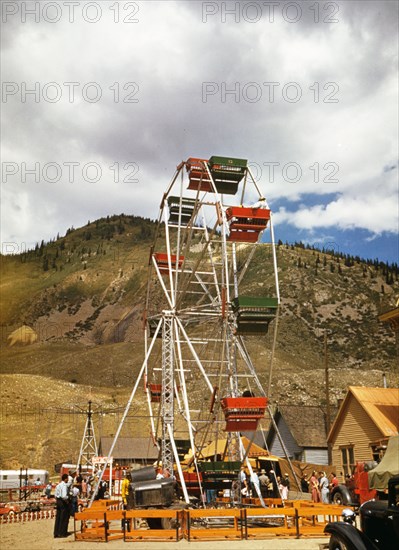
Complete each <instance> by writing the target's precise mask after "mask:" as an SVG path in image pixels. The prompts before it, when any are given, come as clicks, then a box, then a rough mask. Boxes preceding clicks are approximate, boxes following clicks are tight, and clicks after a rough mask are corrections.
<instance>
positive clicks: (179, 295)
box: [109, 157, 280, 502]
mask: <svg viewBox="0 0 399 550" xmlns="http://www.w3.org/2000/svg"><path fill="white" fill-rule="evenodd" d="M185 169H186V172H187V175H186V174H185ZM187 179H188V188H186V187H185V185H186V180H187ZM229 186H230V187H229ZM239 188H241V193H240V199H239V203H238V204H237V198H236V195H237V192H238V190H239ZM172 193H173V194H172ZM248 196H249V198H250V199H251V203H252V204H251V205H249V206H244V203H245V201H246V199H247V197H248ZM254 198H256V199H257V201H256V202H255V204H253V199H254ZM232 203H233V204H232ZM267 230H268V231H269V235H270V240H269V243H268V244H269V245H270V246H271V251H272V269H273V278H274V295H275V297H274V298H272V299H268V298H267V299H264V300H263V302H262V301H261V299H257V298H256V299H254V298H246V299H245V298H244V299H243V300H242V299H241V298H240V287H241V284H242V282H243V280H244V277H245V275H246V273H247V272H248V269H249V267H250V264H251V261H252V259H253V257H254V254H255V252H256V250H257V248H258V247H259V245H260V244H261V243H262V237H263V235H264V233H265V231H267ZM237 249H240V251H241V252H240V253H242V255H243V259H242V261H241V262H240V265H239V262H238V261H237ZM251 300H252V301H251ZM242 303H244V305H243V306H242ZM254 304H255V305H254ZM279 306H280V294H279V284H278V271H277V258H276V249H275V241H274V230H273V222H272V213H271V211H270V209H269V207H268V204H267V201H266V199H265V197H264V196H263V195H262V193H261V191H260V189H259V187H258V185H257V182H256V180H255V178H254V175H253V174H252V172H251V169H250V168H249V166H247V161H245V160H243V159H229V158H227V157H211V159H210V160H209V161H207V160H204V159H193V158H190V159H188V160H187V161H185V162H181V163H180V164H179V165H178V166H177V168H176V171H175V173H174V175H173V177H172V180H171V182H170V184H169V185H168V187H167V189H166V191H165V193H164V195H163V197H162V200H161V204H160V208H159V215H158V221H157V228H156V234H155V237H154V242H153V245H152V247H151V250H150V258H149V266H148V286H147V293H146V304H145V309H144V313H143V327H144V342H145V354H144V355H145V357H144V361H143V363H142V367H141V369H140V372H139V375H138V377H137V379H136V382H135V385H134V388H133V390H132V393H131V395H130V398H129V400H128V403H127V405H126V409H125V413H124V415H123V416H122V419H121V422H120V426H119V428H118V430H117V432H116V434H115V437H114V443H113V444H112V446H111V449H110V451H109V454H110V456H111V455H112V452H113V448H114V446H115V443H116V441H117V439H118V436H119V434H120V431H121V429H122V426H123V423H124V420H125V417H126V416H127V414H128V411H129V408H130V406H131V404H132V402H133V399H134V397H135V394H136V391H137V389H138V387H139V385H140V384H141V383H143V382H144V390H145V393H146V399H147V404H148V409H149V419H150V424H151V434H152V436H153V439H154V441H155V442H156V444H157V445H158V447H159V448H160V456H161V463H162V468H163V471H164V472H168V473H170V474H171V475H173V472H174V471H177V472H176V473H177V475H178V477H179V480H180V482H181V488H182V492H183V497H184V500H185V501H186V502H189V500H190V496H189V493H188V490H187V487H186V483H185V480H184V474H183V470H182V464H181V460H180V458H179V452H178V449H177V444H176V441H177V438H176V437H175V436H176V423H177V417H179V423H180V424H179V425H180V426H181V425H183V426H185V429H186V434H187V436H188V440H189V444H190V448H191V453H192V457H191V458H192V460H191V463H192V466H193V468H194V470H195V472H196V473H197V474H198V479H199V480H200V474H199V467H198V463H199V461H200V458H201V452H202V450H203V448H204V446H206V444H207V442H208V439H209V437H210V436H211V434H216V437H217V436H218V435H219V436H220V432H221V431H222V430H221V429H220V428H221V423H222V422H223V420H221V419H222V418H223V415H224V417H225V418H224V421H225V422H226V428H225V431H226V432H227V439H226V449H225V451H224V456H226V457H227V458H228V459H229V460H239V461H244V460H246V464H247V467H248V469H249V471H250V472H252V467H251V464H250V461H249V459H248V452H249V447H248V448H247V449H245V448H244V446H243V443H242V440H241V437H240V431H244V430H243V429H240V428H244V427H249V428H250V429H249V430H248V431H252V432H253V435H254V433H255V430H256V427H257V425H258V421H259V419H260V418H261V417H262V416H263V414H264V412H265V408H266V406H267V400H266V392H265V390H264V388H263V385H262V384H261V382H260V380H259V376H258V374H257V372H256V368H255V366H254V364H253V362H252V360H251V357H250V354H249V352H248V349H247V345H246V342H245V340H246V338H245V330H247V328H246V327H250V329H251V330H255V334H257V335H258V336H259V334H265V333H267V328H268V325H269V322H270V320H272V319H273V318H274V319H275V323H274V339H273V345H272V350H271V365H272V361H273V355H274V347H275V341H276V333H277V332H276V331H277V320H278V313H279ZM251 308H252V309H251ZM271 308H273V314H272V315H271V314H270V311H271ZM241 310H243V311H241ZM248 312H249V313H248ZM251 312H252V313H251ZM265 312H266V313H265ZM251 315H252V317H251ZM248 319H249V321H248ZM259 320H260V322H259ZM243 327H244V328H243ZM242 330H244V334H242V333H241V332H242ZM249 334H250V335H251V332H249ZM159 340H161V343H159ZM211 343H212V345H213V350H214V351H213V352H212V351H210V347H211V346H210V344H211ZM159 362H160V363H161V366H159ZM271 365H270V374H271V369H272V366H271ZM193 371H196V375H195V376H197V378H195V381H194V382H195V383H197V388H196V389H197V390H198V387H200V389H201V392H202V393H204V392H206V395H207V396H208V397H207V399H208V402H209V410H208V411H207V413H206V415H207V417H206V418H205V420H204V416H203V413H204V411H195V410H194V412H193V404H192V402H191V401H192V400H191V389H190V388H191V385H192V384H191V382H190V380H189V376H190V375H191V374H190V373H192V372H193ZM241 371H245V374H242V373H241ZM159 375H160V377H161V384H155V383H154V384H153V385H152V384H151V382H150V381H149V380H150V378H151V376H153V377H157V376H158V377H159ZM240 377H246V379H249V378H250V379H251V381H252V383H253V384H254V385H255V388H256V393H257V395H259V396H261V399H262V404H263V414H257V418H256V419H254V418H252V417H253V410H252V409H248V410H250V412H251V411H252V413H251V414H252V416H251V415H250V416H248V413H247V412H245V414H244V412H243V411H244V409H242V411H241V413H242V415H243V418H240V417H239V414H240V411H239V412H238V413H237V409H236V408H235V407H236V403H238V401H237V400H239V399H241V398H240V395H241V390H240V381H241V379H240ZM212 378H213V380H214V381H216V383H215V382H214V383H212ZM198 380H201V381H202V385H201V386H200V385H199V382H198ZM269 380H270V379H269ZM269 388H270V382H269ZM152 390H154V391H152ZM155 390H156V391H155ZM250 394H251V395H249V396H247V398H246V401H245V406H246V407H248V406H252V404H251V403H252V402H253V401H254V400H255V399H256V398H255V397H254V395H253V394H252V393H251V392H250ZM220 395H222V396H223V397H220ZM251 400H252V401H251ZM258 401H259V399H258ZM240 403H241V402H240ZM248 403H249V405H248ZM197 406H198V405H197ZM240 406H242V407H244V405H240ZM201 415H202V416H201ZM245 415H247V416H245ZM237 416H238V417H237ZM240 422H241V423H240ZM199 439H200V441H199ZM252 440H253V437H252V438H251V441H250V445H251V443H252ZM175 467H176V470H175ZM199 483H200V490H201V494H202V493H203V490H202V488H201V482H199ZM259 497H260V495H259ZM260 498H261V497H260Z"/></svg>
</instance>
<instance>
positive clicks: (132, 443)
mask: <svg viewBox="0 0 399 550" xmlns="http://www.w3.org/2000/svg"><path fill="white" fill-rule="evenodd" d="M113 440H114V438H113V437H102V438H101V439H100V445H99V449H98V454H99V456H108V453H109V450H110V448H111V445H112V442H113ZM112 457H113V461H114V465H118V466H126V467H129V468H140V467H142V466H150V465H151V464H153V463H154V462H155V461H156V460H157V458H158V448H157V447H156V445H154V443H153V441H152V439H151V438H150V437H119V438H118V440H117V442H116V445H115V447H114V450H113V452H112Z"/></svg>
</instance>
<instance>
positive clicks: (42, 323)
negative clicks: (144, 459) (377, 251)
mask: <svg viewBox="0 0 399 550" xmlns="http://www.w3.org/2000/svg"><path fill="white" fill-rule="evenodd" d="M154 231H155V224H154V223H153V222H152V221H151V220H148V219H143V218H138V217H133V216H126V215H120V216H113V217H108V218H106V219H100V220H97V221H95V222H92V223H90V222H88V223H87V225H86V226H85V227H82V228H79V229H73V228H71V229H70V230H68V231H67V234H66V235H65V236H63V237H60V236H57V238H55V239H54V240H52V241H51V242H49V243H44V242H42V243H41V244H39V243H38V244H37V246H36V247H35V249H34V250H32V251H29V252H26V253H24V254H21V255H18V256H2V257H1V261H2V280H1V314H2V334H1V342H0V356H1V360H2V373H3V383H2V395H1V398H2V403H3V408H2V423H3V426H4V425H6V430H5V431H4V430H3V436H5V437H3V438H2V440H4V441H7V442H5V443H4V444H3V443H2V451H1V456H0V461H1V463H2V464H3V465H4V464H10V463H11V462H12V463H15V462H18V461H19V462H20V460H19V458H18V457H19V455H21V456H24V453H25V455H26V453H28V452H31V453H32V452H33V450H32V449H34V448H35V445H36V443H37V441H38V440H40V445H41V446H42V455H40V456H41V457H42V458H40V457H39V458H40V460H39V458H38V465H39V463H40V464H41V463H42V460H44V459H43V457H46V456H47V454H46V453H45V452H44V450H43V449H44V448H45V447H46V445H47V446H49V453H48V457H47V458H48V460H49V461H56V459H57V458H60V459H61V460H63V459H64V458H65V456H64V455H63V457H64V458H63V457H60V456H58V455H59V453H58V454H57V451H56V448H55V447H54V448H53V447H52V444H50V443H49V441H50V440H51V441H52V438H51V437H50V436H49V434H48V432H49V428H48V429H46V430H44V431H43V434H42V435H40V433H41V432H40V430H38V429H37V424H36V428H35V426H34V424H32V426H31V428H29V429H28V432H29V436H27V434H26V433H24V434H22V433H20V430H18V429H15V426H16V425H15V422H17V417H18V415H20V414H21V411H20V408H18V407H19V405H21V407H25V408H28V409H29V410H34V409H35V407H39V408H40V407H43V406H44V404H45V403H46V402H48V404H49V406H51V407H61V408H65V399H64V397H65V396H66V395H68V404H69V406H75V405H76V404H79V406H83V405H84V403H85V399H86V397H85V396H87V395H90V396H91V397H92V399H93V400H94V402H97V403H98V404H101V403H108V402H109V403H112V404H113V406H116V407H119V406H121V407H123V405H124V403H125V401H126V398H127V395H128V393H129V391H130V389H131V387H132V385H133V381H134V379H135V376H136V374H137V372H138V368H139V366H140V365H141V363H142V360H143V344H142V318H141V316H142V310H143V303H144V296H145V289H146V276H147V267H148V259H149V251H150V246H151V243H152V239H153V234H154ZM277 261H278V266H279V279H280V293H281V297H282V308H281V314H280V318H279V325H278V329H279V330H278V338H277V346H276V353H275V362H274V367H273V369H274V370H273V372H274V374H273V386H272V396H271V397H272V400H273V401H274V402H278V401H280V402H283V401H284V402H285V403H289V404H321V403H323V402H324V401H325V399H324V396H325V392H324V338H325V336H326V338H327V356H328V364H329V367H330V383H331V401H332V402H333V403H334V404H335V403H336V401H337V399H340V398H341V397H342V396H343V395H344V394H345V391H346V388H347V386H348V385H350V384H356V385H361V384H363V385H372V386H375V385H377V386H378V385H382V377H383V373H385V375H386V377H387V381H388V384H389V385H390V386H393V385H398V372H397V360H398V357H397V351H396V345H395V338H394V333H393V331H392V329H391V328H390V327H389V326H387V325H384V324H382V323H380V322H379V321H378V313H379V312H381V311H382V310H383V309H386V308H388V307H393V306H394V305H395V303H396V300H397V297H398V295H399V282H398V268H397V265H390V266H387V265H386V264H384V263H381V262H378V261H377V260H375V261H370V260H369V261H363V260H361V259H360V258H352V257H348V256H344V255H337V254H334V253H333V251H331V252H329V251H320V250H313V249H311V248H305V247H304V246H303V245H302V244H301V243H297V244H295V245H289V244H283V243H281V242H280V243H279V244H278V246H277ZM239 262H240V257H239V255H238V263H239ZM270 265H271V256H270V250H268V249H259V250H258V251H257V253H256V254H255V257H254V259H253V262H252V264H251V269H250V271H248V272H247V275H246V277H245V279H244V283H245V288H244V292H245V293H247V294H248V295H262V294H266V295H267V294H268V292H269V288H271V287H272V286H273V278H272V274H271V269H270ZM21 327H22V328H21ZM24 327H29V329H25V332H24ZM18 329H20V330H19V331H18ZM31 329H33V330H34V331H35V334H36V336H37V339H36V338H33V337H32V334H31V332H29V333H28V330H31ZM15 331H16V332H15ZM272 333H273V331H269V335H268V337H267V342H266V345H265V343H262V344H261V343H259V342H258V340H257V339H256V338H255V339H252V340H250V341H249V344H248V346H249V350H250V353H251V356H253V357H254V358H256V366H257V369H259V373H260V378H261V380H262V381H263V382H264V383H265V384H267V378H268V372H269V370H268V369H269V364H270V349H271V342H272ZM28 340H29V341H30V342H31V343H30V344H29V345H25V346H24V345H20V344H24V343H27V342H28ZM10 344H13V345H10ZM32 380H34V381H35V383H36V384H37V386H38V387H40V388H41V391H37V392H33V391H30V390H29V388H30V382H31V381H32ZM59 388H64V389H63V390H62V391H61V392H60V391H58V389H59ZM45 390H46V391H45ZM64 390H65V391H64ZM15 404H17V405H18V407H17V409H15ZM21 410H22V409H21ZM4 411H6V413H5V412H4ZM12 411H14V412H12ZM15 411H19V412H15ZM4 422H5V424H4ZM111 424H112V423H111ZM26 425H27V426H28V425H30V424H29V423H28V424H26ZM105 425H106V424H104V426H105ZM7 426H8V427H9V428H10V433H9V437H8V438H7V437H6V436H7ZM13 426H14V427H13ZM76 429H77V428H76V426H75V427H74V428H73V429H72V428H71V429H70V430H69V431H68V430H67V432H65V434H64V439H65V441H66V445H64V446H66V447H67V448H68V446H69V448H70V449H74V452H76V448H78V447H79V445H80V437H78V438H76ZM115 429H116V427H115V426H114V425H109V426H108V427H107V428H104V431H103V433H102V435H109V434H110V433H113V432H114V431H115ZM134 429H135V430H138V433H140V429H139V428H138V427H137V426H136V427H135V428H134ZM31 430H32V433H30V432H31ZM35 430H36V432H35ZM146 431H147V430H146ZM78 432H79V433H80V428H79V429H78ZM33 433H35V435H33ZM35 441H36V443H35ZM27 446H30V447H29V448H31V451H29V449H28V448H27ZM35 452H36V451H35ZM39 454H40V453H39ZM64 454H65V453H64ZM72 455H73V453H72ZM35 456H36V455H35ZM50 457H51V459H50ZM10 461H11V462H10Z"/></svg>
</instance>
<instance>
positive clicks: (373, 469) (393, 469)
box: [331, 436, 399, 506]
mask: <svg viewBox="0 0 399 550" xmlns="http://www.w3.org/2000/svg"><path fill="white" fill-rule="evenodd" d="M398 456H399V436H393V437H390V438H389V440H388V445H387V449H386V452H385V455H384V456H383V458H382V460H381V462H380V463H379V464H378V463H377V462H375V461H374V460H372V461H363V462H357V463H356V467H355V470H354V472H353V476H352V477H351V478H350V479H347V480H346V482H345V484H339V485H337V486H336V487H334V488H333V489H332V491H331V501H332V502H333V503H334V504H343V505H349V506H360V505H361V504H363V503H364V502H367V501H368V500H373V499H377V498H379V499H381V498H382V499H386V498H387V490H388V481H389V479H390V478H392V477H393V476H395V475H398V474H399V461H398Z"/></svg>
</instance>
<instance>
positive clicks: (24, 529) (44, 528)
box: [0, 519, 328, 550]
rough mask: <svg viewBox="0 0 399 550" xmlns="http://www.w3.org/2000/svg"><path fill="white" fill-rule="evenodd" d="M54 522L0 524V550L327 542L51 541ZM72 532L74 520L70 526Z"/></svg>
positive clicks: (170, 549)
mask: <svg viewBox="0 0 399 550" xmlns="http://www.w3.org/2000/svg"><path fill="white" fill-rule="evenodd" d="M53 527H54V520H53V519H43V520H40V521H32V522H26V523H13V524H4V525H0V547H1V550H107V549H108V548H109V550H119V549H122V548H123V549H124V550H126V549H127V550H129V548H130V545H132V546H133V547H135V546H136V545H137V547H138V548H139V549H140V550H160V549H161V550H207V548H209V545H212V550H321V549H323V548H327V543H328V539H327V538H318V539H302V540H296V539H292V540H291V539H279V538H274V539H270V540H256V541H254V540H251V541H212V542H210V541H207V542H205V541H204V542H198V541H195V542H187V541H186V540H181V541H179V542H163V541H162V542H146V541H144V542H141V541H140V542H130V543H129V542H123V541H120V540H113V541H110V542H108V543H107V544H106V545H105V543H104V542H80V541H79V542H74V536H73V534H72V535H70V536H69V537H68V538H66V539H62V540H55V539H54V538H53ZM69 530H70V532H72V531H73V521H72V520H70V523H69Z"/></svg>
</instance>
